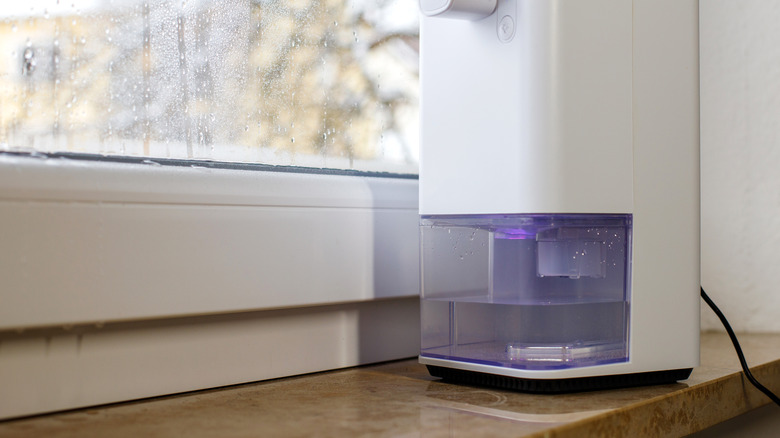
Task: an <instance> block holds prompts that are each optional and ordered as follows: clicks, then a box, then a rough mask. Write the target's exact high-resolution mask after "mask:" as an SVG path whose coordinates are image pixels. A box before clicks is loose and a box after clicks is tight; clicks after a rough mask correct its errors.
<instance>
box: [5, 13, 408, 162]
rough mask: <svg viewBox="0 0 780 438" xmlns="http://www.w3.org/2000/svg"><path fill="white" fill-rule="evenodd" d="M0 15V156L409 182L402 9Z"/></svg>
mask: <svg viewBox="0 0 780 438" xmlns="http://www.w3.org/2000/svg"><path fill="white" fill-rule="evenodd" d="M0 18H2V22H0V35H2V38H0V78H1V79H0V107H1V108H2V110H1V111H2V113H0V150H3V149H4V150H22V151H38V152H76V153H90V154H103V155H129V156H143V157H150V158H177V159H205V160H215V161H231V162H257V163H266V164H274V165H295V166H306V167H329V168H342V169H357V170H369V171H370V170H378V171H389V172H395V173H416V166H417V159H418V152H417V149H418V145H417V116H418V111H417V100H418V90H417V83H418V82H417V59H418V53H417V52H418V44H417V34H418V31H417V28H418V23H417V8H416V7H415V5H414V4H413V2H410V1H405V0H251V1H250V0H224V1H206V0H180V1H179V0H176V1H174V0H31V1H26V2H12V3H9V4H7V5H4V6H3V8H2V11H0Z"/></svg>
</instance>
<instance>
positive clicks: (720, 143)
mask: <svg viewBox="0 0 780 438" xmlns="http://www.w3.org/2000/svg"><path fill="white" fill-rule="evenodd" d="M700 17H701V23H700V29H701V180H702V188H701V195H702V198H701V211H702V229H701V236H702V240H701V242H702V248H701V249H702V272H701V274H702V284H703V286H704V288H705V290H706V291H707V293H708V294H709V295H710V296H711V297H712V298H713V300H714V301H715V302H716V303H717V304H718V305H719V306H720V308H721V309H722V310H723V311H724V313H725V314H726V316H727V317H728V318H729V321H730V322H731V324H732V326H733V327H734V329H735V330H737V331H749V332H780V282H778V276H779V275H778V274H780V26H778V23H780V2H778V1H776V0H739V1H737V0H701V2H700ZM672 214H673V213H672ZM669 220H670V221H671V222H672V223H673V221H674V217H673V216H670V218H669ZM702 306H703V308H702V329H705V330H706V329H716V328H718V327H719V326H720V324H719V322H717V320H716V318H715V317H714V316H713V315H712V313H711V312H710V310H709V309H706V308H705V307H706V305H705V304H703V303H702Z"/></svg>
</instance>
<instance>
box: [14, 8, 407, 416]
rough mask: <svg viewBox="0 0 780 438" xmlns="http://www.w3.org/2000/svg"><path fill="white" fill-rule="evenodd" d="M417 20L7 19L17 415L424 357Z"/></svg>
mask: <svg viewBox="0 0 780 438" xmlns="http://www.w3.org/2000/svg"><path fill="white" fill-rule="evenodd" d="M416 16H417V9H416V6H415V5H414V4H413V2H411V1H409V0H387V1H382V0H355V1H349V0H280V1H273V0H262V1H259V0H258V1H249V0H222V1H205V0H178V1H162V0H147V1H142V0H113V1H112V0H45V1H44V0H30V1H19V2H11V3H9V2H6V4H4V5H3V8H2V10H1V11H0V217H1V218H2V227H0V248H2V250H0V279H2V280H0V303H1V304H2V305H0V347H2V348H0V387H2V388H3V389H4V395H7V396H6V397H3V398H2V399H0V419H5V418H10V417H14V416H21V415H31V414H36V413H42V412H48V411H54V410H60V409H70V408H75V407H80V406H89V405H94V404H100V403H110V402H116V401H122V400H129V399H134V398H140V397H149V396H154V395H162V394H170V393H174V392H180V391H189V390H195V389H202V388H207V387H214V386H221V385H228V384H235V383H241V382H248V381H253V380H259V379H268V378H275V377H283V376H288V375H291V374H299V373H306V372H313V371H320V370H325V369H332V368H337V367H344V366H353V365H358V364H362V363H368V362H373V361H382V360H390V359H397V358H400V357H409V356H412V355H414V354H416V352H417V349H418V347H419V340H418V338H417V334H418V333H419V330H418V327H417V326H416V324H417V322H418V321H419V298H418V297H417V294H418V291H419V268H418V267H419V257H418V237H417V235H418V213H417V181H416V179H415V177H414V175H413V174H415V173H416V171H417V170H416V167H417V166H416V162H417V152H416V138H417V128H416V119H417V107H416V102H417V89H416V86H417V80H416V75H417V44H416V34H417V25H416ZM4 151H5V152H4ZM9 152H11V153H9ZM15 152H22V153H19V154H17V153H15ZM40 153H44V154H43V158H40V157H38V156H39V155H41V154H40ZM101 155H112V156H131V157H138V158H135V159H130V160H126V159H113V160H103V159H97V160H86V159H70V158H95V157H98V158H100V156H101ZM164 158H171V159H183V161H178V162H177V163H178V164H185V165H184V166H165V165H163V166H160V165H158V164H159V163H160V162H163V161H164V160H162V159H164ZM191 160H211V161H231V162H242V163H264V164H272V165H281V166H280V168H281V169H286V167H284V166H288V165H293V166H306V167H329V168H341V169H353V170H360V171H383V172H393V173H390V174H382V175H378V174H374V173H364V172H331V173H351V174H357V175H358V176H354V175H349V176H347V175H338V174H336V175H333V174H312V173H305V172H299V173H295V172H260V171H249V170H242V169H243V168H245V167H252V168H258V167H263V166H253V165H240V166H228V165H224V166H222V165H219V166H217V165H211V164H207V163H205V162H201V163H198V162H193V161H191ZM115 161H136V163H134V164H128V163H118V162H115ZM144 161H145V163H144ZM166 162H167V163H169V164H174V163H173V162H172V161H170V160H169V161H166ZM222 167H232V168H222ZM297 170H301V169H300V168H298V169H297ZM398 173H403V174H406V175H397V174H398ZM387 176H391V177H387ZM42 394H43V395H42ZM51 394H56V395H57V396H56V397H53V396H49V395H51ZM5 401H8V402H7V403H4V402H5Z"/></svg>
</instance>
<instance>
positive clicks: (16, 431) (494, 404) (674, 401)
mask: <svg viewBox="0 0 780 438" xmlns="http://www.w3.org/2000/svg"><path fill="white" fill-rule="evenodd" d="M740 341H741V342H742V346H743V349H744V351H745V354H746V356H747V360H748V363H749V364H750V365H751V367H752V369H753V370H754V374H755V376H756V378H758V379H759V380H760V381H762V382H763V383H764V385H766V386H767V387H769V388H770V389H772V390H773V391H776V392H778V391H780V334H772V335H741V336H740ZM701 364H702V365H701V366H700V367H698V368H696V369H694V371H693V374H692V375H691V377H690V379H688V380H686V381H683V382H679V383H677V384H671V385H661V386H652V387H644V388H630V389H619V390H610V391H597V392H589V393H580V394H569V395H530V394H521V393H515V392H511V391H503V390H494V389H488V388H480V387H471V386H460V385H453V384H448V383H442V382H440V381H438V380H436V379H434V378H432V377H430V376H429V375H428V374H427V372H426V370H425V368H424V367H423V366H421V365H418V364H417V361H416V360H406V361H399V362H392V363H386V364H380V365H374V366H366V367H360V368H353V369H347V370H340V371H333V372H327V373H320V374H313V375H307V376H301V377H293V378H288V379H280V380H273V381H268V382H260V383H252V384H246V385H240V386H234V387H230V388H224V389H216V390H209V391H201V392H196V393H189V394H185V395H179V396H170V397H162V398H156V399H151V400H144V401H139V402H132V403H123V404H118V405H112V406H103V407H98V408H92V409H83V410H78V411H71V412H65V413H59V414H52V415H45V416H40V417H34V418H27V419H21V420H14V421H8V422H3V423H0V436H2V437H33V436H34V437H41V436H46V437H82V436H104V437H130V436H133V437H135V436H147V437H157V436H187V437H200V436H220V437H254V436H339V437H341V436H356V435H372V436H394V437H407V436H414V437H418V436H425V437H440V436H442V437H444V436H446V437H457V436H468V437H479V436H486V437H487V436H491V437H492V436H501V437H509V436H513V437H515V436H538V437H542V436H544V437H570V436H571V437H575V436H576V437H581V436H649V435H650V436H681V435H686V434H688V433H691V432H695V431H698V430H701V429H704V428H706V427H709V426H711V425H713V424H716V423H719V422H721V421H725V420H727V419H729V418H732V417H734V416H736V415H739V414H741V413H744V412H746V411H748V410H750V409H753V408H756V407H758V406H761V405H763V404H765V403H767V402H768V399H767V398H766V397H764V396H763V394H761V393H759V392H758V391H757V390H755V389H754V388H753V387H752V386H750V384H749V383H748V382H747V381H746V379H744V377H742V375H741V373H739V372H738V371H739V363H738V361H737V358H736V354H735V353H734V350H733V348H732V346H731V344H730V343H729V340H728V337H727V336H726V335H725V334H710V333H707V334H703V335H702V342H701Z"/></svg>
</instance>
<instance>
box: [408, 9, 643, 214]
mask: <svg viewBox="0 0 780 438" xmlns="http://www.w3.org/2000/svg"><path fill="white" fill-rule="evenodd" d="M502 5H504V3H502V4H500V5H499V10H511V8H509V9H507V8H506V7H505V6H502ZM496 15H501V14H496ZM502 18H503V17H498V16H495V15H494V16H491V17H489V18H487V19H484V20H480V21H478V22H467V21H460V20H442V19H437V18H424V19H423V20H422V52H421V56H422V63H421V64H422V70H421V77H422V79H421V80H422V93H423V94H422V123H421V126H422V140H421V141H422V148H421V151H422V152H421V170H420V173H421V203H420V208H421V214H430V215H436V214H490V213H545V214H551V213H631V212H632V208H633V198H632V191H631V182H632V178H633V177H632V150H631V144H632V119H631V115H632V85H631V80H632V70H631V69H632V47H631V38H632V27H631V20H632V4H631V2H626V1H623V0H589V1H560V0H518V1H517V25H516V30H515V35H514V37H513V38H512V40H511V41H510V42H508V43H505V42H503V41H501V40H500V38H499V34H498V33H497V26H498V23H497V21H496V20H500V19H502Z"/></svg>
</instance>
